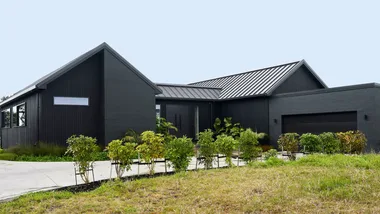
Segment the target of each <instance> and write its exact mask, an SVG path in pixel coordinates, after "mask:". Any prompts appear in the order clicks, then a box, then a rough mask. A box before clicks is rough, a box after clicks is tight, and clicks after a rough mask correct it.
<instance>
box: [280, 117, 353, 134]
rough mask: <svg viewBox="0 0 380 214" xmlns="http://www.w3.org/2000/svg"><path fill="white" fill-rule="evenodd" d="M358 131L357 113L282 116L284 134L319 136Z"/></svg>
mask: <svg viewBox="0 0 380 214" xmlns="http://www.w3.org/2000/svg"><path fill="white" fill-rule="evenodd" d="M356 129H357V112H339V113H324V114H302V115H284V116H282V133H289V132H296V133H299V134H303V133H314V134H319V133H322V132H342V131H349V130H356Z"/></svg>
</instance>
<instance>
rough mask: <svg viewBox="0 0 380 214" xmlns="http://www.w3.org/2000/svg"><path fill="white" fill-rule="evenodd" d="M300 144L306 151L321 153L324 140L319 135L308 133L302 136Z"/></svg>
mask: <svg viewBox="0 0 380 214" xmlns="http://www.w3.org/2000/svg"><path fill="white" fill-rule="evenodd" d="M300 145H301V146H302V147H303V149H304V150H305V152H310V153H316V152H317V153H320V152H322V141H321V138H320V137H319V136H318V135H315V134H311V133H306V134H303V135H301V137H300Z"/></svg>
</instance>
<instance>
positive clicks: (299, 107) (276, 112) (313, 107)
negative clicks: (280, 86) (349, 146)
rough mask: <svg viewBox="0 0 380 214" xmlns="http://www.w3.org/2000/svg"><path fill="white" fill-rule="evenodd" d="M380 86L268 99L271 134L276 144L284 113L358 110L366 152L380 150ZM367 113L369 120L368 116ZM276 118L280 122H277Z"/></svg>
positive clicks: (272, 140)
mask: <svg viewBox="0 0 380 214" xmlns="http://www.w3.org/2000/svg"><path fill="white" fill-rule="evenodd" d="M379 107H380V88H377V87H374V86H373V85H367V86H362V87H359V88H351V89H350V88H347V89H343V90H335V89H324V90H319V91H313V92H309V93H308V92H304V93H303V92H299V93H294V94H283V95H278V96H274V97H272V98H271V99H270V101H269V127H270V129H269V134H270V138H271V144H273V145H276V141H277V139H278V136H279V135H280V134H281V132H282V121H281V119H282V116H283V115H298V114H317V113H334V112H357V128H358V129H359V130H361V131H363V132H364V134H365V135H366V136H367V138H368V143H367V151H370V150H371V149H375V150H376V151H379V150H380V133H379V131H378V130H377V127H379V125H380V111H379V109H380V108H379ZM365 115H367V116H368V119H367V120H366V119H365ZM275 120H276V121H277V123H275Z"/></svg>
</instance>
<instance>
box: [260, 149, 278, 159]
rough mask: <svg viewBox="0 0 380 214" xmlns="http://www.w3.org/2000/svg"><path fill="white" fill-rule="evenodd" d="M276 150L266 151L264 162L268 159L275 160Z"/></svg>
mask: <svg viewBox="0 0 380 214" xmlns="http://www.w3.org/2000/svg"><path fill="white" fill-rule="evenodd" d="M277 154H278V152H277V150H276V149H269V150H268V151H266V152H264V154H263V156H264V159H265V160H269V158H277Z"/></svg>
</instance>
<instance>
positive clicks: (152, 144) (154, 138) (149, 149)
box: [136, 131, 164, 175]
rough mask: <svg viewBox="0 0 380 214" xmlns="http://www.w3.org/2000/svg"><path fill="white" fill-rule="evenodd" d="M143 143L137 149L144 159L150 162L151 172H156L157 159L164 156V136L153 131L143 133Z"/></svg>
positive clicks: (151, 173)
mask: <svg viewBox="0 0 380 214" xmlns="http://www.w3.org/2000/svg"><path fill="white" fill-rule="evenodd" d="M141 140H142V144H140V145H139V146H137V148H136V149H137V151H138V152H139V153H140V154H141V156H142V159H143V160H144V161H145V162H146V163H147V164H148V168H149V174H150V175H153V174H154V167H155V162H154V161H155V160H156V159H158V158H162V157H163V156H164V144H163V142H164V137H163V135H162V134H156V133H154V132H153V131H145V132H143V133H141Z"/></svg>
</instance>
